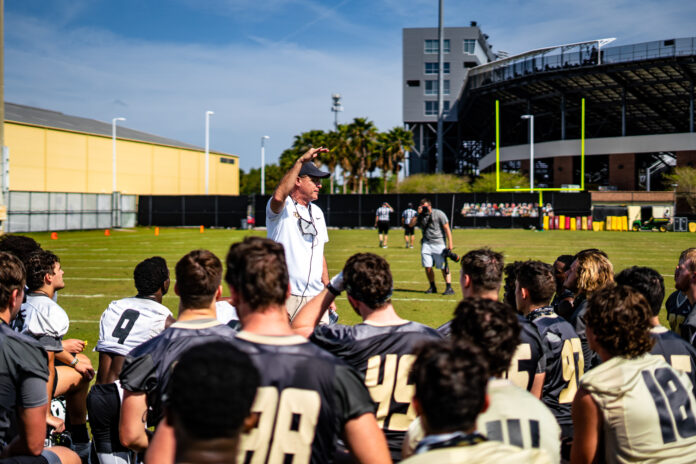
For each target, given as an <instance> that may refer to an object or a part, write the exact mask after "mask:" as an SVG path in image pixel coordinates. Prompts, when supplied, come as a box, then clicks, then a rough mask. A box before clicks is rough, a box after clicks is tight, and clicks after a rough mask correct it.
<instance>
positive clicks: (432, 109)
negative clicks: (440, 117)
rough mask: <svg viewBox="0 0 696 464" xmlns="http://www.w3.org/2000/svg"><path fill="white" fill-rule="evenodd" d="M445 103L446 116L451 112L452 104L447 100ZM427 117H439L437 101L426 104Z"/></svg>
mask: <svg viewBox="0 0 696 464" xmlns="http://www.w3.org/2000/svg"><path fill="white" fill-rule="evenodd" d="M442 103H443V107H444V108H443V109H444V112H445V114H447V113H448V112H449V110H450V102H449V101H448V100H445V101H444V102H442ZM425 115H426V116H437V102H436V101H426V102H425Z"/></svg>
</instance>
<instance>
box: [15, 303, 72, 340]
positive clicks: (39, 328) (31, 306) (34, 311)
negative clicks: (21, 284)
mask: <svg viewBox="0 0 696 464" xmlns="http://www.w3.org/2000/svg"><path fill="white" fill-rule="evenodd" d="M20 311H21V313H22V317H23V319H24V326H23V327H22V333H26V334H29V335H31V336H33V337H35V338H38V339H39V341H40V342H41V343H42V345H44V348H46V349H48V350H50V351H62V350H63V348H62V347H61V346H60V340H61V339H62V338H63V336H64V335H65V334H66V333H67V332H68V328H69V327H70V319H68V314H67V313H66V312H65V310H64V309H63V308H61V307H60V306H59V305H58V303H56V302H55V301H53V300H52V299H51V298H49V297H48V296H46V295H43V294H40V293H31V294H29V295H27V301H26V302H25V303H22V308H21V309H20ZM48 339H51V340H52V342H48V341H47V340H48ZM53 345H55V346H53Z"/></svg>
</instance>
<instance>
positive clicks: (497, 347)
mask: <svg viewBox="0 0 696 464" xmlns="http://www.w3.org/2000/svg"><path fill="white" fill-rule="evenodd" d="M451 327H452V333H451V337H452V338H455V339H467V340H471V341H472V342H473V343H474V344H475V345H476V346H478V347H479V348H481V350H482V351H483V356H484V357H485V358H486V362H487V363H488V367H489V369H490V371H491V375H495V376H500V375H501V374H502V373H503V372H505V371H507V369H508V367H510V361H511V360H512V357H513V356H514V355H515V351H516V350H517V345H519V343H520V330H521V329H520V323H519V321H518V320H517V313H516V312H515V311H514V310H513V309H512V308H511V307H510V305H507V304H505V303H501V302H499V301H493V300H490V299H488V298H465V299H463V300H462V301H461V302H460V303H459V304H458V305H457V309H455V310H454V319H453V320H452V326H451Z"/></svg>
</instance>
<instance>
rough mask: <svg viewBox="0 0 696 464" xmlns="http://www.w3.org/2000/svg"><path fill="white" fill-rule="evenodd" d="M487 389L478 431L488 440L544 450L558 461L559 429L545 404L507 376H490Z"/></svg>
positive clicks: (478, 421)
mask: <svg viewBox="0 0 696 464" xmlns="http://www.w3.org/2000/svg"><path fill="white" fill-rule="evenodd" d="M486 392H487V393H488V397H489V399H490V404H489V406H488V409H486V411H484V412H483V413H481V414H480V415H479V416H478V418H477V419H476V428H477V430H480V431H481V432H483V434H484V435H486V437H487V438H488V439H489V440H496V441H501V442H503V443H506V444H508V445H513V446H519V447H520V448H528V449H538V448H541V449H544V450H546V452H547V453H548V455H549V457H550V458H551V461H552V462H554V463H558V462H560V455H561V440H560V438H561V429H560V427H559V426H558V423H557V422H556V418H555V417H554V415H553V414H552V413H551V411H550V410H549V409H548V408H547V407H546V406H545V405H544V403H542V402H541V401H539V399H537V398H536V397H535V396H534V395H532V394H531V393H529V392H528V391H527V390H524V389H522V388H520V387H518V386H517V385H514V384H513V383H512V382H510V381H508V380H506V379H491V380H490V381H489V382H488V386H487V387H486Z"/></svg>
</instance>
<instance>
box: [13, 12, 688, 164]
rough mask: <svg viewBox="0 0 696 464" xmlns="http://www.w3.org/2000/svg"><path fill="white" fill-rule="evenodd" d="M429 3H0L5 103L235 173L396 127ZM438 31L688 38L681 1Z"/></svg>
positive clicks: (523, 41)
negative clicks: (103, 126) (135, 135)
mask: <svg viewBox="0 0 696 464" xmlns="http://www.w3.org/2000/svg"><path fill="white" fill-rule="evenodd" d="M437 3H438V2H437V0H118V1H114V0H70V1H66V0H8V1H6V2H5V99H6V100H7V101H9V102H13V103H20V104H26V105H32V106H37V107H41V108H47V109H52V110H56V111H61V112H64V113H67V114H72V115H77V116H83V117H89V118H94V119H98V120H101V121H110V120H111V118H113V117H116V116H122V117H126V118H127V121H125V122H124V123H123V125H124V126H126V127H130V128H133V129H138V130H142V131H145V132H150V133H153V134H157V135H161V136H165V137H170V138H174V139H177V140H181V141H184V142H188V143H193V144H196V145H199V146H203V145H204V140H205V139H204V137H205V133H204V121H205V120H204V114H205V111H206V110H212V111H215V114H214V115H213V116H212V117H211V124H210V128H211V129H210V146H211V149H213V150H218V151H223V152H226V153H233V154H237V155H239V156H240V159H241V160H240V165H241V167H242V168H244V169H249V168H251V167H258V166H259V165H260V139H261V137H262V136H263V135H269V136H270V137H271V140H270V141H269V142H267V144H266V159H267V160H269V162H271V161H275V160H276V159H277V157H278V155H279V154H280V152H282V150H284V149H285V148H287V147H288V146H289V145H290V144H291V143H292V137H293V135H295V134H298V133H300V132H302V131H306V130H310V129H326V130H328V129H330V128H331V127H332V124H333V114H332V113H331V112H330V107H331V94H332V93H334V92H339V93H341V94H342V95H343V106H344V108H345V111H344V112H343V113H341V114H340V115H339V120H340V121H349V120H351V119H352V118H355V117H368V118H370V119H371V120H373V121H374V122H375V123H376V124H377V126H378V127H379V128H380V129H381V130H387V129H389V128H391V127H394V126H397V125H400V124H401V123H402V121H401V56H402V50H401V29H402V28H404V27H434V26H437ZM444 3H445V25H446V26H466V25H468V24H469V22H470V21H477V22H478V24H479V25H480V27H481V28H482V30H483V31H484V32H485V33H486V34H488V35H489V36H490V42H491V43H492V44H493V50H495V51H498V50H504V51H507V52H508V53H510V54H514V53H520V52H523V51H526V50H529V49H533V48H539V47H545V46H550V45H557V44H562V43H570V42H577V41H583V40H591V39H597V38H603V37H616V38H617V42H616V44H630V43H637V42H643V41H649V40H660V39H667V38H675V37H693V36H696V26H695V24H696V2H693V1H691V2H688V1H684V0H662V1H647V0H584V1H582V2H578V1H577V0H574V1H568V0H528V1H524V0H496V1H490V2H465V1H454V0H445V2H444Z"/></svg>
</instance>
